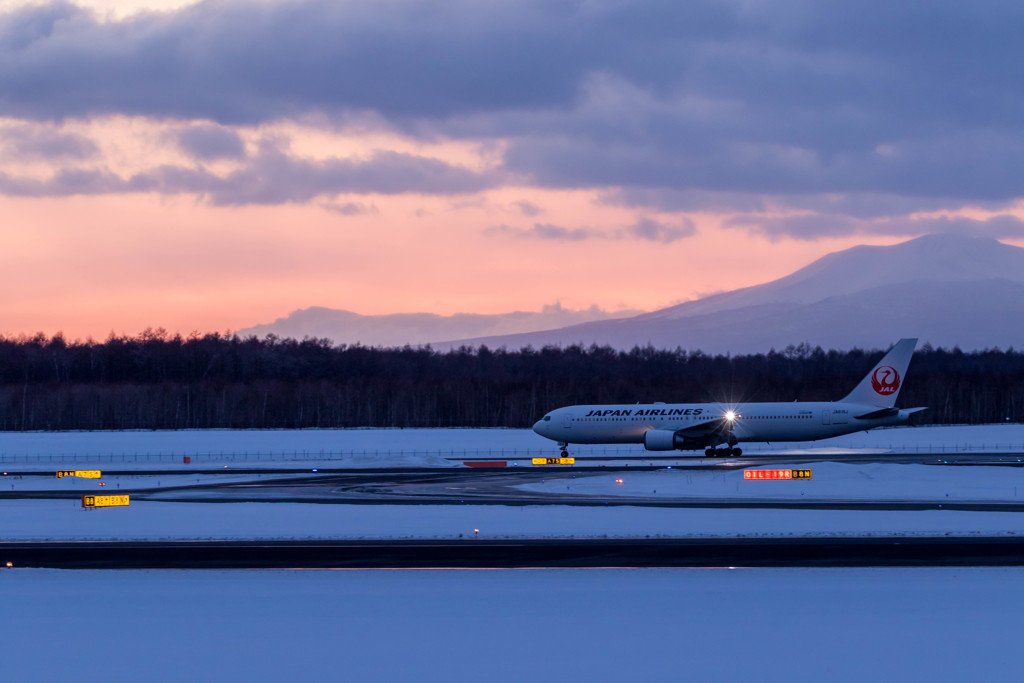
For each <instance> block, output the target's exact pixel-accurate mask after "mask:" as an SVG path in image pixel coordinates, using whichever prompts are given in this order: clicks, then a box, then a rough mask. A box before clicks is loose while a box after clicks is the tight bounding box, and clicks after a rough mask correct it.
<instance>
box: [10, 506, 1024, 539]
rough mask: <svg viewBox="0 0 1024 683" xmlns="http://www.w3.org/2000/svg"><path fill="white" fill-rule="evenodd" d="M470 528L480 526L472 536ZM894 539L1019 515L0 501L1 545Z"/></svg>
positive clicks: (1021, 521) (1005, 531)
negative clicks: (95, 505) (85, 505)
mask: <svg viewBox="0 0 1024 683" xmlns="http://www.w3.org/2000/svg"><path fill="white" fill-rule="evenodd" d="M474 529H479V534H477V533H475V532H474ZM894 535H895V536H978V535H982V536H1016V535H1024V515H1020V514H1018V513H1007V512H968V511H955V510H914V511H901V512H892V511H884V510H792V509H743V508H724V509H723V508H647V507H634V506H608V507H604V506H599V507H578V506H559V505H543V506H540V505H532V506H531V505H526V506H502V505H415V506H405V505H324V504H311V503H161V502H151V501H133V502H132V503H131V504H130V505H129V506H128V507H118V508H107V509H94V510H85V509H82V507H81V503H80V501H78V500H55V499H45V500H8V501H4V502H3V503H0V539H2V540H5V541H73V540H147V539H149V540H168V539H300V540H301V539H311V540H321V539H370V538H374V539H432V538H441V539H450V538H460V537H462V538H472V537H479V538H499V539H505V538H644V537H651V538H658V537H665V538H713V537H813V536H894Z"/></svg>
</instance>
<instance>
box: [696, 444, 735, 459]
mask: <svg viewBox="0 0 1024 683" xmlns="http://www.w3.org/2000/svg"><path fill="white" fill-rule="evenodd" d="M741 455H743V449H742V448H737V447H735V446H723V447H721V448H714V447H712V446H708V448H707V449H706V450H705V451H704V457H706V458H735V457H739V456H741Z"/></svg>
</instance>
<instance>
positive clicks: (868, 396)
mask: <svg viewBox="0 0 1024 683" xmlns="http://www.w3.org/2000/svg"><path fill="white" fill-rule="evenodd" d="M916 346H917V339H900V340H899V341H898V342H896V344H895V345H894V346H893V347H892V348H891V349H889V353H887V354H885V356H884V357H883V358H882V360H880V361H878V365H876V366H875V367H874V368H872V369H871V372H869V373H868V374H867V377H865V378H864V379H862V380H861V381H860V384H858V385H857V388H856V389H854V390H853V391H851V392H850V393H849V395H848V396H847V397H846V398H844V399H843V401H844V402H846V403H859V404H861V405H869V406H878V407H880V408H891V407H893V405H895V404H896V397H897V396H899V393H900V387H901V386H903V378H904V377H905V376H906V374H907V366H908V365H910V357H911V356H913V355H914V348H915V347H916Z"/></svg>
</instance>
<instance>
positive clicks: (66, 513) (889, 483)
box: [0, 425, 1024, 540]
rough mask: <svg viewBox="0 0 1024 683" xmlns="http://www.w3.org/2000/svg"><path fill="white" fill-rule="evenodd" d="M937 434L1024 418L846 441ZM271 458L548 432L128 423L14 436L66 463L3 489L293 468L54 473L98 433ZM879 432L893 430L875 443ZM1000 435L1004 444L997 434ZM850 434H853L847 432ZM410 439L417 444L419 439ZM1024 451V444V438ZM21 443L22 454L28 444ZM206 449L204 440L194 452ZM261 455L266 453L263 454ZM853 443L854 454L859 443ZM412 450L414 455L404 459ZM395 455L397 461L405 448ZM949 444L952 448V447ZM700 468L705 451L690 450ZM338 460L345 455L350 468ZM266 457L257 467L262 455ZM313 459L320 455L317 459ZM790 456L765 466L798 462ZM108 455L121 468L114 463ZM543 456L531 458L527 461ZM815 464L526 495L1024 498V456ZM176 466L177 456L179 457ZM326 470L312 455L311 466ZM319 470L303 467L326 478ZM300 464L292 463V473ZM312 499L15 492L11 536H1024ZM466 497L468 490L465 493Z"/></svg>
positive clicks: (612, 475) (99, 440)
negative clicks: (141, 426) (111, 497)
mask: <svg viewBox="0 0 1024 683" xmlns="http://www.w3.org/2000/svg"><path fill="white" fill-rule="evenodd" d="M908 435H923V436H924V438H925V439H929V438H930V439H932V442H933V443H939V442H940V441H941V439H940V437H941V438H942V439H944V440H945V441H944V443H946V444H949V445H953V444H958V443H969V444H975V447H977V448H981V447H982V446H983V445H984V444H986V443H987V444H988V448H991V447H992V446H993V445H995V443H996V442H997V440H998V441H1001V442H1002V443H1012V441H1013V440H1014V439H1017V438H1020V439H1022V440H1024V427H1022V426H1020V425H1010V426H1007V425H997V426H981V427H948V428H919V429H901V430H900V429H893V430H879V431H878V432H875V433H872V434H866V435H852V436H850V437H845V438H846V439H847V442H844V443H847V446H832V447H833V448H840V447H842V448H852V446H851V445H850V443H852V442H853V441H854V440H858V441H857V442H858V443H859V444H860V446H859V447H860V448H865V449H867V448H872V447H874V448H877V447H879V443H880V442H881V441H886V442H890V441H894V440H895V438H896V437H899V438H900V439H903V443H904V444H912V443H914V442H913V441H912V440H910V439H909V436H908ZM257 437H258V439H259V442H260V444H261V445H262V447H263V449H264V450H263V453H264V454H266V455H267V457H271V458H279V459H275V460H273V461H264V462H263V463H261V467H262V466H263V465H264V464H273V465H281V466H284V465H285V464H289V463H290V466H293V467H294V466H295V465H294V462H293V461H291V460H289V458H290V457H291V456H288V455H287V454H286V452H285V451H284V450H282V449H284V448H285V447H286V446H287V445H288V444H291V445H293V446H295V445H296V444H298V445H299V446H303V447H305V448H308V449H313V448H315V447H317V446H318V445H319V446H321V447H326V445H327V440H328V439H335V440H340V441H345V440H348V441H347V445H348V446H351V447H352V449H354V448H355V447H357V446H358V445H367V446H368V445H372V443H374V442H384V443H386V444H387V445H390V446H393V447H394V450H393V451H392V453H395V455H393V456H380V455H376V454H373V453H371V452H370V451H367V452H365V453H364V452H358V453H357V452H355V451H354V450H352V449H350V450H348V451H338V453H347V455H342V456H339V457H340V459H341V461H343V462H344V463H345V464H346V465H348V466H358V464H357V463H362V464H365V465H366V466H369V464H371V463H376V464H377V466H381V463H382V461H383V462H388V463H392V464H394V463H402V464H403V465H404V466H416V465H417V464H418V465H422V466H433V465H434V464H436V463H437V462H443V463H448V461H447V460H445V459H444V458H443V457H441V456H439V455H437V452H438V451H437V449H438V448H440V447H442V446H444V445H446V444H447V445H449V446H453V447H458V446H462V447H465V448H467V449H469V448H477V449H485V448H487V447H490V449H491V450H494V449H495V448H497V447H499V446H500V445H501V444H507V443H508V442H512V443H513V444H518V445H521V446H525V445H527V444H529V443H530V442H531V440H533V439H539V438H540V437H537V436H536V435H533V434H532V433H529V432H521V431H513V430H433V431H431V430H351V431H298V432H294V431H293V432H284V431H282V432H238V431H233V432H232V431H223V432H195V431H193V432H125V433H116V432H115V433H111V432H106V433H56V434H0V444H3V447H4V448H6V449H7V450H5V451H4V452H5V453H7V454H8V457H12V458H18V457H21V456H24V457H27V458H35V457H40V456H37V455H36V454H39V453H42V454H47V456H48V457H49V456H52V457H54V458H55V459H56V461H55V462H52V463H41V462H38V461H33V462H30V463H25V462H13V463H12V464H11V465H10V467H16V468H18V469H19V471H24V470H30V469H38V470H40V471H50V472H51V474H50V476H46V477H43V476H20V475H17V474H14V473H12V474H10V475H9V476H0V495H2V494H3V493H7V492H9V493H10V494H12V495H14V496H18V495H23V494H25V493H27V492H31V491H33V490H63V491H67V492H72V491H73V492H75V493H82V494H86V493H117V492H123V491H126V490H128V491H140V490H152V489H157V488H166V487H169V486H179V485H187V484H199V483H203V484H206V483H213V482H217V483H223V482H239V481H244V480H247V479H255V480H260V479H264V478H266V477H274V478H278V477H282V476H283V475H275V474H272V473H256V474H239V473H237V472H233V471H232V468H233V467H235V466H236V464H230V465H228V466H227V467H225V465H223V464H219V465H218V466H217V467H218V469H217V473H216V474H215V475H214V474H186V473H180V474H175V473H167V472H162V473H159V474H157V473H152V474H150V473H147V472H146V470H147V469H151V468H155V467H158V466H159V465H158V463H150V462H145V461H140V462H137V463H135V464H130V465H129V464H125V463H119V464H118V465H117V468H118V469H122V470H125V469H126V470H138V472H137V473H130V474H120V475H113V476H111V475H109V474H105V475H104V478H103V480H102V482H103V484H104V486H102V487H101V486H100V480H95V479H78V478H71V477H65V478H62V479H56V478H55V477H53V476H52V470H53V469H60V468H64V467H76V468H77V467H82V466H83V465H82V464H80V463H77V462H74V461H71V462H65V461H64V460H62V459H61V458H62V456H61V453H66V451H65V450H63V449H70V447H71V446H72V445H74V444H75V443H78V442H76V439H82V440H83V441H82V442H81V443H80V447H81V451H74V452H75V453H76V454H81V453H83V452H84V453H97V452H99V449H102V448H105V449H106V450H107V451H110V452H116V453H121V454H125V457H126V458H130V457H135V456H133V455H132V454H134V453H138V454H140V456H139V457H144V456H148V455H152V454H155V453H159V452H162V453H168V452H170V451H173V450H176V451H177V452H178V453H182V452H185V451H186V450H187V449H188V448H191V449H200V448H202V446H203V445H206V446H208V449H209V450H210V451H211V452H212V450H213V448H214V447H215V446H222V447H223V448H224V449H225V450H226V451H230V450H231V449H234V452H244V450H243V449H244V448H247V447H248V444H250V443H255V442H251V441H250V439H253V438H257ZM870 438H876V439H878V440H879V441H876V442H871V441H868V439H870ZM986 438H988V439H990V441H988V442H986V441H985V439H986ZM832 441H837V440H832ZM413 445H432V446H434V447H435V451H433V452H431V453H426V452H424V451H420V452H419V453H418V454H414V453H413V452H412V450H413V449H411V448H409V447H410V446H413ZM402 447H406V449H405V451H403V450H402ZM1022 448H1024V445H1022ZM19 449H20V450H19ZM192 452H197V450H193V451H192ZM254 452H255V451H254ZM844 452H849V451H848V450H845V451H844ZM398 453H404V454H402V455H398ZM389 457H390V459H389ZM942 458H943V456H936V459H937V460H939V459H942ZM687 462H689V463H691V464H695V463H697V462H700V460H693V459H690V460H688V461H687ZM337 463H338V461H334V464H335V465H337ZM252 464H253V463H250V464H249V466H251V465H252ZM316 464H317V463H316V462H304V466H311V465H316ZM786 464H787V460H786V456H785V454H784V453H780V457H779V459H778V460H773V461H772V462H771V464H769V465H758V467H760V468H764V467H785V466H786ZM100 466H102V467H104V468H105V467H107V465H104V464H102V463H100ZM527 466H528V465H527ZM799 466H800V467H805V468H810V469H812V471H813V478H812V479H811V480H791V481H779V480H769V481H763V480H747V479H744V476H743V471H742V470H741V469H732V470H727V469H718V468H715V469H691V468H685V469H679V468H673V469H664V470H658V471H648V472H641V471H632V472H622V471H619V472H609V473H607V474H605V473H602V474H592V473H583V472H580V473H578V474H577V473H575V472H574V471H573V470H572V469H550V470H545V471H544V475H543V476H544V477H545V478H544V480H543V481H540V482H537V481H535V482H533V483H523V484H521V485H519V486H520V488H521V489H523V490H524V492H532V493H536V492H542V493H546V494H556V493H557V494H559V495H562V496H568V497H570V498H572V497H578V496H587V497H589V498H591V499H594V498H597V499H598V502H600V500H601V499H606V500H608V501H615V500H616V498H620V497H622V496H631V497H640V498H645V499H649V500H650V501H652V502H661V501H671V500H685V499H692V498H707V499H713V500H716V501H720V502H721V501H724V502H735V503H736V504H737V505H741V504H743V503H745V502H749V501H751V500H779V499H795V500H800V501H811V500H817V501H833V500H860V501H893V500H905V501H925V502H930V503H935V504H946V503H964V502H1007V503H1018V502H1024V468H1018V467H990V466H971V467H936V466H929V465H916V464H897V463H884V462H864V463H835V462H827V461H822V462H815V463H812V464H802V465H799ZM163 467H164V468H165V469H168V468H167V465H166V464H165V465H163ZM312 469H314V468H313V467H310V470H312ZM311 474H312V472H308V473H307V474H305V475H303V476H310V475H311ZM287 476H290V475H287ZM344 502H345V501H344V500H341V499H338V500H337V501H336V504H329V505H325V504H311V503H299V502H292V503H275V502H266V503H253V502H245V503H243V502H239V503H203V502H187V503H186V502H173V503H172V502H157V501H152V500H145V499H143V496H135V497H133V501H132V503H131V505H130V506H128V507H124V508H113V509H104V510H83V509H82V508H81V506H80V501H79V500H78V499H40V500H30V499H19V498H13V497H12V498H8V499H6V500H0V539H6V540H37V539H61V540H73V539H145V538H153V539H169V538H190V539H191V538H457V537H459V535H463V536H469V535H470V534H473V533H475V532H473V529H479V530H480V532H479V534H480V536H482V537H501V538H528V537H546V538H558V537H577V538H578V537H601V536H609V537H632V536H641V537H642V536H675V537H690V536H715V535H721V536H763V535H772V536H791V535H803V536H821V535H893V534H896V535H899V534H910V535H943V534H952V535H969V534H979V533H980V534H991V535H1016V534H1024V516H1022V515H1020V514H1018V513H1015V512H970V511H953V510H929V511H900V512H893V511H872V510H822V509H807V510H793V509H774V510H773V509H756V508H755V509H748V508H741V507H737V508H729V509H697V508H660V507H655V508H651V507H642V506H608V507H603V506H599V507H574V506H567V505H566V506H560V505H544V506H539V505H535V506H488V505H416V506H412V507H407V506H402V505H369V506H363V505H353V504H342V503H344ZM453 502H457V501H454V500H453Z"/></svg>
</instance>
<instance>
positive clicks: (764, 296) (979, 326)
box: [434, 235, 1024, 353]
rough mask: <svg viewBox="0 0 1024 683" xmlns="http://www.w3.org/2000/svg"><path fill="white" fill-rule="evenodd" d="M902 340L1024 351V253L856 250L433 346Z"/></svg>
mask: <svg viewBox="0 0 1024 683" xmlns="http://www.w3.org/2000/svg"><path fill="white" fill-rule="evenodd" d="M900 337H918V338H920V340H921V343H922V344H923V343H925V342H929V343H931V344H932V345H933V346H944V347H953V346H959V347H960V348H962V349H965V350H967V349H978V348H991V347H1000V348H1006V347H1009V346H1014V347H1016V348H1021V347H1024V249H1021V248H1019V247H1015V246H1011V245H1007V244H1003V243H1001V242H998V241H996V240H994V239H989V238H980V237H967V236H963V235H926V236H924V237H919V238H917V239H913V240H910V241H908V242H903V243H901V244H896V245H893V246H888V247H876V246H858V247H853V248H852V249H847V250H845V251H840V252H835V253H832V254H828V255H827V256H824V257H822V258H820V259H818V260H817V261H815V262H814V263H812V264H810V265H808V266H807V267H805V268H802V269H800V270H798V271H797V272H795V273H793V274H792V275H787V276H786V277H783V278H780V279H778V280H775V281H773V282H769V283H766V284H763V285H757V286H754V287H746V288H744V289H738V290H735V291H731V292H725V293H722V294H715V295H713V296H709V297H706V298H704V299H699V300H697V301H689V302H686V303H683V304H679V305H677V306H672V307H670V308H665V309H661V310H659V311H654V312H652V313H645V314H641V315H637V316H634V317H631V318H625V319H619V320H608V321H598V322H591V323H585V324H580V325H573V326H570V327H564V328H560V329H555V330H548V331H545V332H533V333H529V334H518V335H504V336H489V337H478V338H471V339H462V340H458V341H455V342H451V343H448V344H435V345H434V346H435V348H440V349H443V348H448V347H450V346H458V345H461V344H469V345H480V344H486V345H487V346H490V347H492V348H493V347H500V346H505V347H508V348H521V347H523V346H527V345H531V346H534V347H540V346H544V345H547V344H558V345H563V346H564V345H568V344H575V343H582V344H584V345H590V344H592V343H596V344H601V345H603V344H608V345H611V346H613V347H616V348H625V349H628V348H632V347H634V346H637V345H641V346H643V345H647V344H651V345H653V346H655V347H659V348H676V347H677V346H678V347H682V348H684V349H701V350H703V351H705V352H707V353H724V352H729V353H747V352H762V351H767V350H768V349H770V348H773V347H774V348H776V349H782V348H785V347H786V346H788V345H790V344H800V343H802V342H807V343H809V344H811V345H812V346H817V345H820V346H822V347H823V348H835V349H848V348H853V347H860V348H886V347H888V346H889V345H890V344H891V343H892V342H894V341H895V340H896V339H898V338H900Z"/></svg>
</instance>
